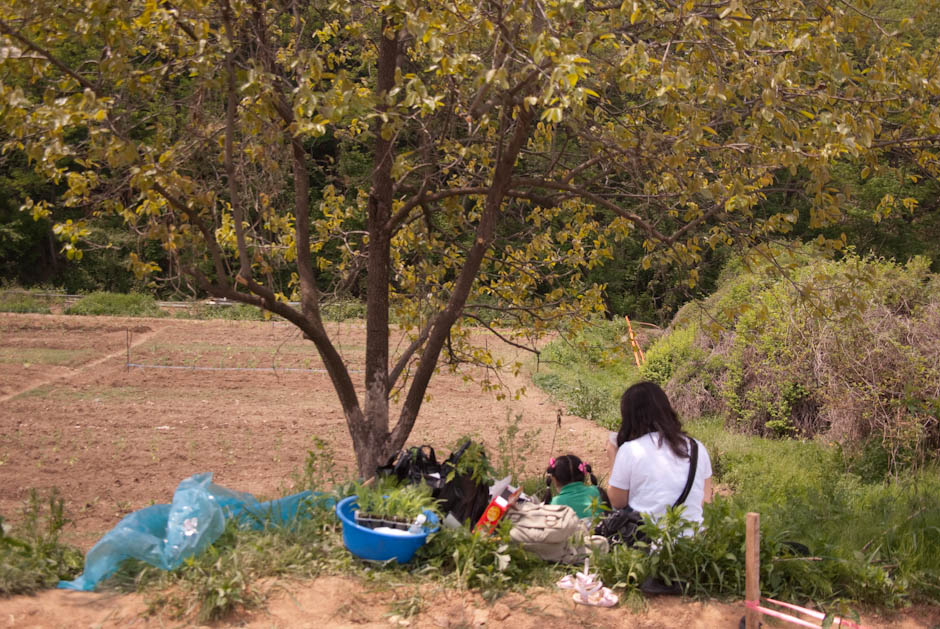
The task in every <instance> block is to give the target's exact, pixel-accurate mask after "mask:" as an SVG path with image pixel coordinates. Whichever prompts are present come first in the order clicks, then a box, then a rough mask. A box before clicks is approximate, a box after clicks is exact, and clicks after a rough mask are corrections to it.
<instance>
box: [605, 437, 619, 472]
mask: <svg viewBox="0 0 940 629" xmlns="http://www.w3.org/2000/svg"><path fill="white" fill-rule="evenodd" d="M616 458H617V446H615V445H614V444H613V443H611V441H610V439H608V440H607V467H609V468H610V469H614V459H616Z"/></svg>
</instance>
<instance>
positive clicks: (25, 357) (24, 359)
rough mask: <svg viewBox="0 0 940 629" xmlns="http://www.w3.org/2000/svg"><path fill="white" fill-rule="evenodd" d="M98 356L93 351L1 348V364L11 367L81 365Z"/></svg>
mask: <svg viewBox="0 0 940 629" xmlns="http://www.w3.org/2000/svg"><path fill="white" fill-rule="evenodd" d="M96 355H97V352H96V351H95V350H92V349H55V348H40V347H0V363H5V364H9V365H16V364H23V363H33V364H37V365H62V366H66V367H73V366H75V365H81V364H82V363H84V362H86V361H88V360H89V359H90V358H92V357H94V356H96Z"/></svg>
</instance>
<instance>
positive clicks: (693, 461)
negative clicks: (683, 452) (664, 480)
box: [672, 437, 698, 507]
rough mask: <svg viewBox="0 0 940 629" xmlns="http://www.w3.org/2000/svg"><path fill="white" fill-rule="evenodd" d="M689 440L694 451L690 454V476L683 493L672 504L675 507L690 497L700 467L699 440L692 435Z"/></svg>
mask: <svg viewBox="0 0 940 629" xmlns="http://www.w3.org/2000/svg"><path fill="white" fill-rule="evenodd" d="M689 442H690V443H691V444H692V452H691V453H690V454H689V478H688V479H686V481H685V489H683V490H682V495H681V496H679V499H678V500H676V501H675V502H674V503H673V504H672V506H673V507H678V506H679V505H681V504H682V503H683V502H685V499H686V498H688V497H689V490H691V489H692V481H694V480H695V470H696V468H697V467H698V442H697V441H696V440H695V439H693V438H692V437H689Z"/></svg>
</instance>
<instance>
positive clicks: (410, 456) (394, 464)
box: [376, 445, 444, 498]
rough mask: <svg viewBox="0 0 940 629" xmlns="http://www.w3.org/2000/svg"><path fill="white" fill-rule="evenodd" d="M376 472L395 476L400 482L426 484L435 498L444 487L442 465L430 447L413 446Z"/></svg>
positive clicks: (381, 474)
mask: <svg viewBox="0 0 940 629" xmlns="http://www.w3.org/2000/svg"><path fill="white" fill-rule="evenodd" d="M376 472H377V473H378V475H380V476H395V477H396V478H398V480H399V481H401V482H406V481H407V482H409V483H411V484H413V485H418V484H420V483H425V484H427V485H428V486H429V487H430V488H431V495H432V496H434V497H435V498H437V493H439V492H440V490H441V489H442V488H443V487H444V476H443V472H442V469H441V465H440V464H439V463H438V462H437V455H436V454H435V453H434V448H432V447H431V446H429V445H423V446H412V447H411V448H408V449H407V450H402V451H401V452H399V453H398V454H396V455H395V456H393V457H392V458H390V459H389V460H388V463H386V464H385V465H383V466H381V467H380V468H378V470H376Z"/></svg>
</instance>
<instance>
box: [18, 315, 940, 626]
mask: <svg viewBox="0 0 940 629" xmlns="http://www.w3.org/2000/svg"><path fill="white" fill-rule="evenodd" d="M330 327H331V329H332V330H333V331H335V332H336V333H337V335H338V337H337V338H339V345H340V349H341V352H342V354H343V355H344V357H345V358H346V359H347V361H348V362H349V364H350V365H351V366H356V365H359V364H361V362H362V357H363V354H364V329H363V327H362V326H361V325H358V324H331V326H330ZM128 363H130V364H131V366H128ZM134 365H147V367H140V366H134ZM271 367H274V368H275V370H271V369H270V368H271ZM320 367H321V365H320V363H319V360H318V359H317V357H316V354H315V353H314V352H313V351H312V346H311V345H310V344H309V343H307V342H304V341H303V340H302V339H301V338H300V337H299V334H298V333H297V332H296V331H295V329H294V328H292V327H290V326H288V325H286V324H282V323H279V322H264V323H261V322H225V321H184V320H175V319H122V318H111V317H94V318H89V317H75V316H55V315H45V316H44V315H9V314H0V514H3V515H4V516H5V517H7V518H9V519H15V517H16V514H17V513H18V512H19V510H20V507H21V505H22V502H23V500H24V499H25V498H26V496H27V494H28V491H29V489H30V488H37V489H41V490H47V489H49V488H52V487H58V488H59V490H60V491H61V493H62V495H63V497H64V498H65V500H66V509H67V512H68V514H69V516H70V517H71V518H72V520H73V524H72V525H70V527H69V528H68V529H67V531H66V534H65V536H64V541H67V542H69V543H72V544H75V545H77V546H79V547H80V548H82V549H83V550H87V549H88V548H90V547H91V545H92V544H94V542H95V541H96V540H97V539H98V538H99V537H100V536H101V535H102V534H103V533H104V532H106V531H108V530H109V529H110V528H112V527H113V526H114V525H115V524H116V523H117V521H118V520H119V519H120V518H121V517H123V516H124V515H126V514H127V513H129V512H131V511H134V510H137V509H140V508H142V507H145V506H148V505H150V504H153V503H156V502H169V501H170V499H171V497H172V494H173V490H174V489H175V487H176V485H177V484H178V483H179V481H180V480H182V479H183V478H186V477H187V476H190V475H192V474H194V473H197V472H206V471H210V472H214V474H215V476H214V480H215V482H217V483H219V484H221V485H223V486H226V487H230V488H233V489H238V490H243V491H249V492H252V493H254V494H255V495H256V496H257V497H259V498H271V497H276V496H278V495H280V494H282V493H284V492H286V491H290V490H291V489H292V488H293V487H292V484H293V479H294V477H295V474H296V473H297V472H298V470H299V469H300V467H301V465H302V463H303V461H304V458H305V456H306V451H307V450H308V449H309V448H310V447H311V443H312V442H311V437H312V436H317V437H319V438H321V439H323V440H324V441H326V442H327V443H328V444H329V445H330V447H331V450H332V452H333V454H334V456H335V459H336V464H337V469H338V470H339V471H340V472H341V473H350V474H351V472H352V470H353V467H354V466H353V459H352V455H351V449H350V447H349V446H348V443H349V441H348V435H347V432H346V427H345V422H344V419H343V415H342V412H341V410H340V407H339V404H338V402H337V401H336V399H335V395H334V394H333V391H332V387H331V385H330V381H329V378H328V377H327V375H326V374H325V373H323V372H321V371H319V369H320ZM355 377H356V376H355V375H354V378H355ZM359 378H360V379H361V376H360V377H359ZM507 383H508V384H509V385H510V386H511V387H512V388H513V389H519V388H521V387H525V388H526V391H527V394H526V395H524V396H523V397H522V398H521V399H519V400H515V399H512V396H510V397H509V398H507V399H505V400H497V399H496V397H495V395H493V394H490V393H481V391H480V388H479V386H478V385H476V384H474V383H472V382H465V381H464V380H463V379H461V378H460V377H458V376H453V375H451V374H449V373H447V372H446V370H445V371H442V373H441V374H440V375H439V376H438V377H436V378H435V379H434V381H433V382H432V386H431V388H430V390H429V394H430V399H429V401H427V402H426V403H425V405H424V407H423V408H422V411H421V416H420V418H419V420H418V423H417V425H416V427H415V430H414V432H413V434H412V438H411V442H412V443H413V444H421V443H430V444H432V445H434V446H435V447H436V448H437V449H438V453H439V454H440V455H444V456H446V454H447V453H448V452H449V451H450V448H451V447H452V446H453V445H454V443H455V441H456V440H457V438H458V437H460V436H461V435H468V434H469V435H474V436H476V437H477V438H479V439H481V440H482V441H483V442H484V443H485V444H486V446H487V451H488V452H490V453H491V455H494V456H495V454H496V453H497V452H498V450H499V448H498V447H497V445H498V440H499V434H500V432H501V431H505V429H506V427H507V425H508V422H509V418H511V417H514V416H516V415H521V416H522V420H521V424H520V428H521V431H522V432H523V433H524V432H528V431H534V430H541V433H540V437H539V439H537V440H531V442H529V443H519V444H517V445H518V446H520V447H517V448H516V450H515V451H516V452H517V453H520V454H523V453H524V456H525V458H526V462H525V463H526V468H527V469H529V470H530V471H531V472H533V473H534V472H536V471H537V470H539V469H541V468H544V466H545V465H546V464H547V461H548V459H549V457H550V455H551V453H550V444H551V441H552V436H553V431H554V427H555V415H556V408H558V406H557V404H555V403H553V402H552V401H551V400H550V399H548V398H547V397H546V396H545V395H544V394H542V393H541V392H540V391H538V390H537V389H535V388H534V387H533V386H532V385H531V383H530V382H529V381H528V379H527V377H524V376H520V377H519V378H517V379H513V378H509V379H508V380H507ZM604 437H605V431H604V430H603V429H602V428H600V427H598V426H596V425H594V424H592V423H590V422H588V421H586V420H583V419H580V418H577V417H572V416H568V415H563V417H562V426H561V429H560V430H558V431H557V435H556V437H555V447H554V453H555V454H558V453H564V452H569V451H570V452H575V453H577V454H579V455H580V456H581V457H582V458H584V459H586V460H588V461H591V462H592V463H594V464H595V467H596V471H597V472H599V473H600V474H603V475H606V473H607V471H608V470H606V469H605V464H604V461H603V444H604ZM522 446H524V447H522ZM395 596H397V594H395V592H394V588H393V587H391V588H390V589H387V590H382V589H379V590H370V589H368V588H366V586H364V585H362V584H358V583H353V582H350V581H348V580H346V579H340V578H328V579H317V580H316V581H314V582H304V583H294V584H286V585H285V584H280V585H279V586H278V587H276V588H275V590H274V592H273V593H272V596H271V599H270V605H269V608H268V610H267V611H266V612H263V613H257V614H254V615H252V616H247V617H245V618H242V619H240V620H239V623H238V624H239V626H250V627H262V626H263V627H270V626H274V627H302V626H311V627H313V626H318V627H323V626H329V627H339V626H358V627H373V626H374V627H378V626H389V624H390V620H389V618H388V616H387V614H388V609H389V606H390V604H391V603H392V602H393V601H394V599H395ZM423 596H425V597H426V598H427V597H429V598H430V600H433V601H434V603H433V604H432V605H431V608H430V609H428V610H427V611H426V612H424V613H422V614H421V615H420V616H419V617H417V618H416V619H413V621H412V623H411V626H416V627H421V626H427V627H457V626H484V625H486V626H496V625H503V624H507V623H511V624H512V625H513V626H515V627H518V628H525V627H539V628H548V627H569V626H582V627H607V626H611V627H614V626H617V627H619V626H624V627H627V626H629V627H666V628H671V627H676V628H679V627H682V628H689V627H733V626H736V624H737V621H738V618H740V616H741V614H742V613H743V612H742V609H743V607H742V606H741V605H725V604H708V605H701V604H698V603H691V602H687V601H681V600H678V599H663V600H654V601H651V602H649V603H648V604H647V606H646V607H645V608H644V609H640V610H629V609H625V608H619V609H616V610H597V609H589V608H584V607H582V606H575V605H574V604H573V603H571V601H570V598H569V597H568V595H567V594H566V593H565V592H562V591H543V592H541V593H539V592H533V593H532V594H531V596H528V597H526V598H522V597H509V598H508V599H506V600H504V601H503V602H501V603H498V604H497V605H495V606H490V605H487V604H485V603H484V602H482V601H481V600H479V599H478V598H476V597H473V596H470V595H465V594H462V593H459V594H458V593H454V592H429V593H427V594H423ZM144 609H145V606H144V604H143V602H142V601H141V600H140V599H139V598H138V597H135V596H115V595H111V594H83V593H74V592H64V591H50V592H44V593H42V594H40V595H39V596H37V597H17V598H13V599H7V600H0V627H56V626H82V627H84V626H96V627H105V626H131V625H132V626H157V624H158V623H159V625H160V626H163V625H164V623H165V622H166V621H165V619H159V618H156V619H155V618H142V617H140V616H139V614H140V613H141V612H142V611H143V610H144ZM864 620H865V621H866V625H867V626H872V627H878V626H884V627H889V626H890V627H906V628H909V629H913V628H921V627H925V628H929V627H936V626H940V612H938V610H931V609H919V610H911V611H909V612H907V613H905V614H904V616H903V617H897V618H893V619H890V620H886V619H881V618H877V617H874V616H872V617H870V618H869V617H865V618H864Z"/></svg>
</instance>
